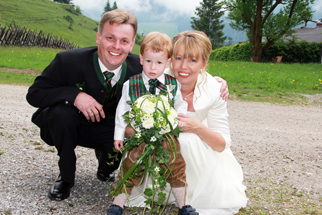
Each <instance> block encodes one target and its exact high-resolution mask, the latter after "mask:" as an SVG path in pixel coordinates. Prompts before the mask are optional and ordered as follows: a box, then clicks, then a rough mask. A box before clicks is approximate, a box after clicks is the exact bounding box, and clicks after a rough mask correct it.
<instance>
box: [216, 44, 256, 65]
mask: <svg viewBox="0 0 322 215" xmlns="http://www.w3.org/2000/svg"><path fill="white" fill-rule="evenodd" d="M251 56H252V48H251V44H250V43H249V42H246V43H241V44H235V45H232V46H224V47H221V48H219V49H215V50H213V51H212V53H211V55H210V60H219V61H250V57H251Z"/></svg>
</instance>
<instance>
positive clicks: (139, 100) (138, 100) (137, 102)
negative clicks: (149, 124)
mask: <svg viewBox="0 0 322 215" xmlns="http://www.w3.org/2000/svg"><path fill="white" fill-rule="evenodd" d="M144 99H145V98H144V96H141V97H139V98H138V99H137V100H136V101H135V103H136V104H137V107H138V108H140V106H141V104H142V102H143V101H144Z"/></svg>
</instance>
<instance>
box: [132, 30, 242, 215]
mask: <svg viewBox="0 0 322 215" xmlns="http://www.w3.org/2000/svg"><path fill="white" fill-rule="evenodd" d="M211 49H212V46H211V42H210V40H209V38H208V37H207V35H206V34H204V33H203V32H200V31H185V32H182V33H179V34H178V35H177V36H175V37H174V39H173V57H172V68H171V70H172V73H173V75H174V77H175V78H176V79H177V80H178V81H179V82H180V83H181V93H182V96H183V99H184V100H185V101H186V102H187V103H188V113H187V115H184V114H179V118H180V122H179V125H180V126H181V127H182V129H183V131H182V132H181V133H180V136H179V142H180V146H181V154H182V156H183V157H184V159H185V161H186V176H187V183H188V189H187V190H188V192H187V195H188V201H189V202H188V203H189V204H190V205H192V207H194V208H196V210H197V212H199V214H201V215H214V214H220V215H222V214H235V213H238V211H239V209H240V208H242V207H246V203H247V198H246V194H245V190H246V187H245V186H244V185H243V184H242V181H243V172H242V169H241V166H240V165H239V163H238V162H237V160H236V158H235V157H234V155H233V153H232V151H231V150H230V145H231V138H230V130H229V125H228V113H227V103H226V102H225V101H224V100H223V99H222V98H221V97H220V87H221V84H220V83H218V82H217V81H216V79H215V78H213V77H212V76H211V75H210V74H208V73H207V72H206V71H205V68H206V66H207V63H208V59H209V56H210V53H211ZM149 180H150V179H149V178H147V179H146V181H145V182H144V183H142V185H141V186H139V187H135V188H134V189H133V190H132V193H131V195H130V202H128V206H137V207H140V206H145V203H144V201H145V200H146V198H145V196H144V194H143V192H144V190H145V188H147V187H151V182H150V181H149ZM163 192H164V191H163ZM173 202H174V198H173V197H172V196H171V197H170V200H169V202H168V203H173Z"/></svg>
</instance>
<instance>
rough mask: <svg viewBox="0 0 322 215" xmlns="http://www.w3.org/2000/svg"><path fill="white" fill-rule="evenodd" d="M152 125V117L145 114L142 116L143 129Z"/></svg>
mask: <svg viewBox="0 0 322 215" xmlns="http://www.w3.org/2000/svg"><path fill="white" fill-rule="evenodd" d="M153 125H154V119H153V117H152V116H151V115H146V116H145V117H144V119H143V118H142V126H143V128H145V129H149V128H152V127H153Z"/></svg>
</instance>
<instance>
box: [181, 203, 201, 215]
mask: <svg viewBox="0 0 322 215" xmlns="http://www.w3.org/2000/svg"><path fill="white" fill-rule="evenodd" d="M198 214H199V213H198V212H196V209H194V208H193V207H191V205H185V206H183V207H182V208H181V209H179V212H178V215H198Z"/></svg>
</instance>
